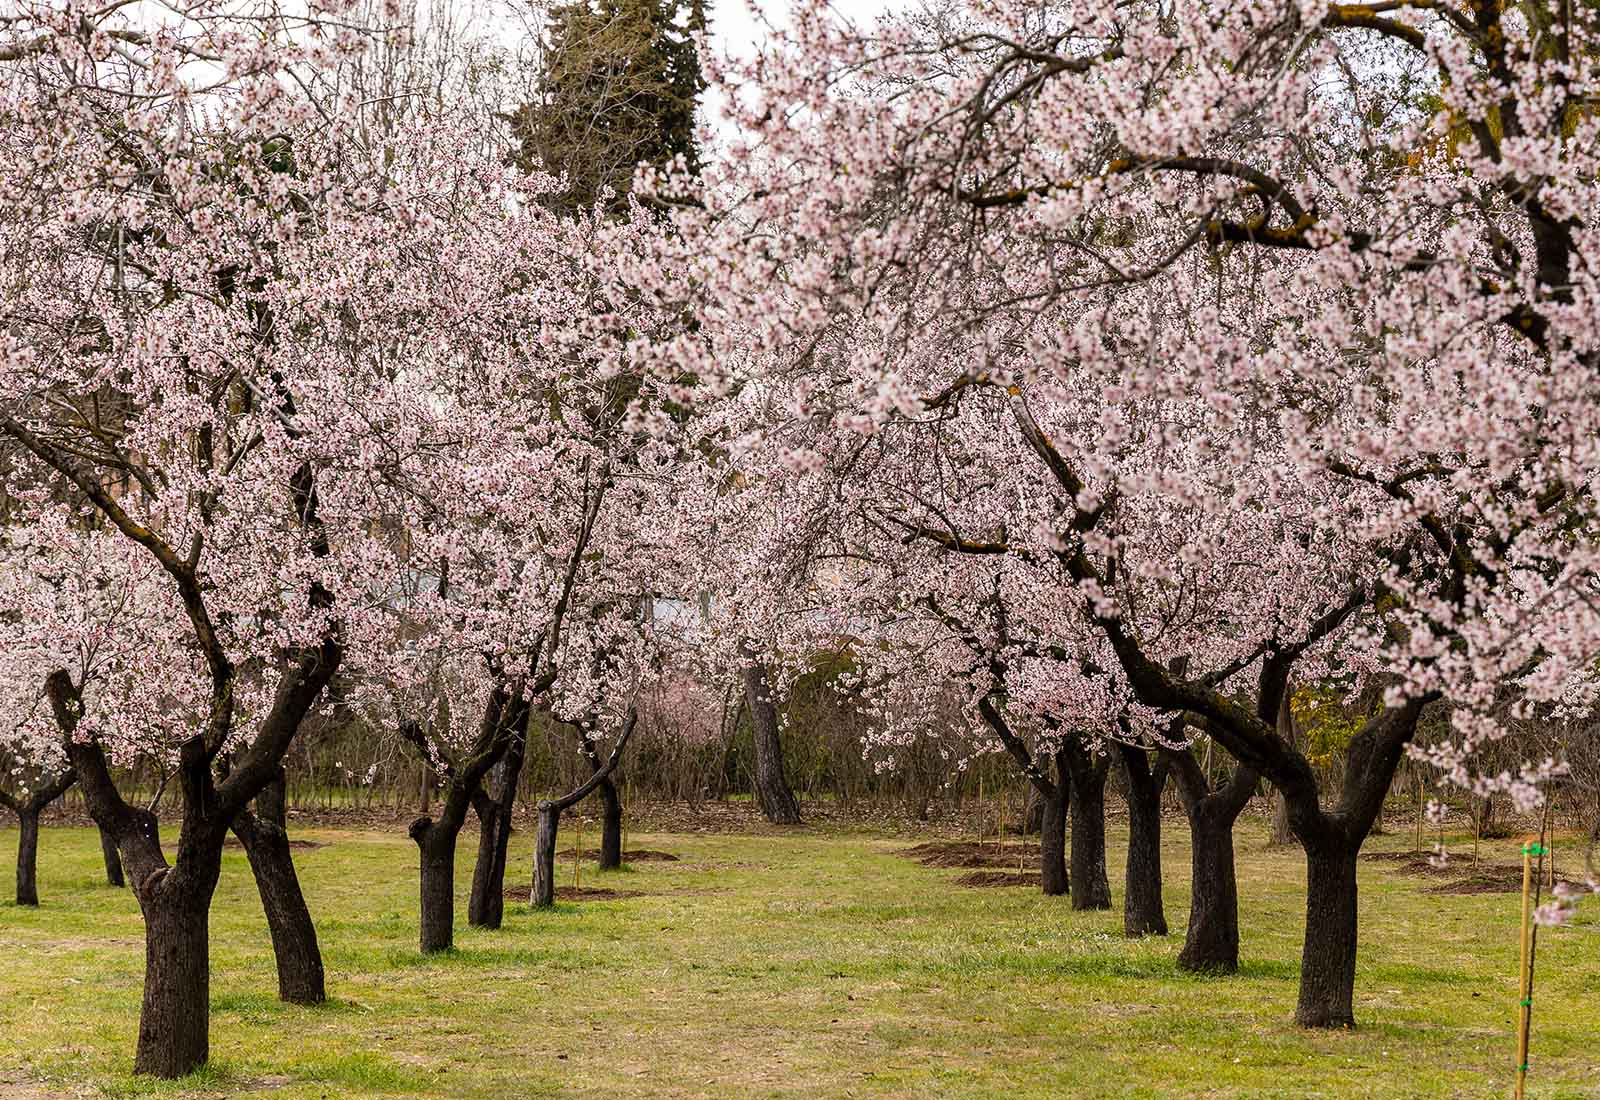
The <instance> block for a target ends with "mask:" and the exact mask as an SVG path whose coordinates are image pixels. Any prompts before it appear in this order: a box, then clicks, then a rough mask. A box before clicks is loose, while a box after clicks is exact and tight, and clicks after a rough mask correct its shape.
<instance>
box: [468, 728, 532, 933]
mask: <svg viewBox="0 0 1600 1100" xmlns="http://www.w3.org/2000/svg"><path fill="white" fill-rule="evenodd" d="M527 755H528V731H527V727H526V725H524V726H523V728H522V729H521V730H518V731H517V732H516V733H515V734H514V735H513V737H512V739H511V743H510V744H509V745H508V746H507V747H506V751H505V755H504V756H503V757H501V759H500V762H499V763H498V764H496V765H495V766H494V770H493V771H491V772H490V773H489V776H490V778H489V779H488V781H487V784H486V785H487V787H488V790H484V791H479V792H478V793H477V794H476V795H475V796H474V797H473V800H472V805H473V808H474V809H475V810H477V813H478V859H477V862H476V863H475V864H474V865H473V868H472V893H471V894H469V895H468V898H467V923H468V924H470V925H472V926H473V927H475V928H499V927H500V924H501V922H502V921H503V920H504V919H505V908H506V903H505V890H506V853H507V851H508V850H509V849H510V847H511V825H512V821H511V819H512V815H513V813H514V812H515V811H516V804H517V784H518V783H519V782H520V781H521V779H522V766H523V762H524V760H525V759H526V757H527Z"/></svg>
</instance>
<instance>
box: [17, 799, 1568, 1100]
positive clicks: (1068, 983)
mask: <svg viewBox="0 0 1600 1100" xmlns="http://www.w3.org/2000/svg"><path fill="white" fill-rule="evenodd" d="M1167 834H1168V836H1167V846H1166V852H1165V860H1166V864H1167V884H1168V886H1167V893H1166V903H1167V915H1168V919H1169V921H1170V922H1171V923H1172V924H1173V925H1174V935H1172V936H1170V937H1168V938H1165V939H1154V940H1147V941H1142V942H1129V941H1127V940H1125V939H1123V937H1122V935H1121V915H1120V912H1119V911H1116V910H1113V911H1111V912H1106V913H1087V914H1086V913H1073V912H1071V911H1070V910H1069V909H1068V907H1067V905H1066V903H1065V902H1064V900H1061V899H1046V898H1044V897H1041V896H1039V895H1038V894H1037V893H1036V892H1035V891H1033V890H1030V889H1026V888H1006V889H969V888H962V887H958V886H956V885H954V882H953V880H954V879H955V878H956V877H957V876H958V875H960V874H961V873H962V872H961V871H959V870H938V869H931V868H927V867H923V866H920V865H919V864H917V863H915V862H913V861H911V860H909V859H906V858H903V857H902V856H900V855H899V854H897V853H898V852H899V851H901V850H903V849H904V848H906V847H908V846H909V845H910V844H911V843H913V842H912V841H908V840H903V839H887V838H883V837H875V836H870V835H861V834H845V833H828V832H817V831H812V830H802V831H799V832H796V833H794V834H792V835H762V836H704V835H693V836H687V835H684V836H679V835H670V834H650V835H640V836H630V837H629V843H630V846H634V845H637V846H638V847H643V848H653V849H664V850H667V851H670V852H674V853H677V854H678V855H679V856H681V857H682V861H681V862H678V863H639V864H636V865H634V866H633V867H631V868H629V869H626V870H624V871H622V872H614V873H611V874H606V875H601V874H599V873H598V872H596V871H595V870H594V867H593V864H590V865H588V866H587V867H586V868H585V869H584V873H583V885H585V886H605V887H609V888H612V889H615V890H618V891H639V892H640V893H639V895H638V896H633V897H626V898H621V899H616V900H606V901H586V902H581V903H570V902H568V903H561V904H559V905H558V906H557V908H556V909H555V910H554V911H552V912H546V913H542V914H533V913H530V912H529V911H528V910H527V909H526V907H525V906H523V905H520V904H517V905H512V904H508V906H507V921H506V927H505V928H504V929H502V930H501V931H499V932H479V931H476V930H471V929H465V928H460V923H461V922H464V920H465V910H466V901H465V897H466V886H467V884H468V881H469V879H470V876H471V870H472V868H471V846H470V845H469V844H467V843H466V841H467V840H468V839H471V838H468V837H467V836H466V834H463V838H464V842H463V850H462V853H461V856H460V858H459V859H458V864H459V866H458V873H459V884H458V885H459V893H458V899H459V900H458V902H457V921H458V929H459V930H458V932H457V935H456V942H457V945H458V947H457V950H456V951H455V952H453V953H451V954H449V955H447V956H444V957H436V958H429V959H423V958H421V957H420V956H419V955H418V953H417V950H416V946H415V944H416V935H417V932H416V927H417V916H416V911H415V910H416V892H417V872H416V863H417V855H416V849H415V847H414V845H412V844H411V842H410V841H408V840H407V839H406V838H405V837H404V836H403V835H398V834H396V835H385V834H381V833H371V832H343V831H339V830H334V829H317V830H305V831H301V832H298V833H296V834H295V835H296V837H297V838H298V839H310V840H317V841H322V842H324V843H325V844H326V846H325V847H321V848H317V849H314V850H305V851H297V852H296V853H295V855H296V859H297V862H298V864H299V867H300V873H301V876H302V880H303V882H304V884H305V889H306V894H307V897H308V900H309V902H310V905H311V909H312V912H313V914H314V915H315V917H316V919H317V929H318V932H319V934H320V935H321V938H322V945H323V951H324V956H325V958H326V961H327V966H328V989H329V993H330V995H331V996H332V997H333V998H334V1000H333V1001H332V1002H331V1003H330V1004H328V1005H326V1006H324V1007H321V1008H316V1009H304V1008H296V1007H289V1006H285V1005H281V1004H279V1003H278V1002H277V1001H276V1000H275V998H274V992H275V988H276V987H275V980H274V971H273V961H272V952H271V947H270V944H269V942H268V939H267V933H266V925H265V921H264V919H263V917H262V915H261V911H260V906H259V903H258V901H257V899H256V895H255V889H254V884H253V883H252V881H251V878H250V874H249V870H248V868H247V866H246V864H245V860H244V856H243V855H242V853H240V852H238V851H236V850H235V851H230V852H229V853H228V854H227V855H226V856H225V859H224V866H223V879H222V883H221V886H220V887H219V889H218V892H217V903H216V905H215V907H214V909H213V912H212V955H213V974H212V990H211V996H212V1023H211V1048H212V1056H213V1062H212V1065H211V1066H210V1068H209V1069H208V1070H206V1071H205V1072H203V1073H202V1074H200V1075H198V1076H197V1077H194V1078H190V1079H188V1080H185V1081H182V1082H177V1083H165V1084H158V1083H155V1082H149V1081H145V1080H141V1079H136V1078H134V1077H132V1076H131V1075H130V1073H129V1070H130V1068H131V1063H132V1054H133V1042H134V1032H135V1028H136V1023H137V1018H138V1008H139V982H140V977H141V973H142V942H143V941H142V934H143V933H142V926H141V923H140V919H139V915H138V911H137V907H136V905H135V903H134V901H133V898H132V897H131V896H130V895H129V894H128V893H127V892H126V891H118V890H113V889H111V888H108V887H106V886H104V885H103V884H101V883H102V879H101V868H100V851H99V846H98V843H97V841H96V838H95V834H94V833H93V831H92V830H86V829H69V828H47V829H46V830H45V832H44V835H43V839H42V843H41V851H40V872H41V873H40V894H41V896H42V898H43V900H44V906H43V908H41V909H39V910H38V911H28V910H22V909H18V908H16V907H14V906H12V905H10V904H9V902H8V903H6V904H5V905H3V906H0V1100H37V1098H39V1097H56V1096H62V1097H78V1096H89V1097H93V1096H114V1097H120V1096H138V1095H161V1096H195V1097H212V1096H216V1097H222V1096H227V1097H273V1098H279V1100H298V1098H303V1097H319V1098H320V1097H330V1098H342V1097H397V1096H441V1097H513V1096H514V1097H519V1098H536V1097H573V1098H588V1097H594V1098H599V1097H608V1098H610V1097H618V1096H626V1097H669V1098H691V1097H708V1098H735V1097H738V1098H747V1097H804V1098H806V1100H831V1098H834V1097H862V1098H869V1097H928V1098H933V1097H938V1098H940V1100H960V1098H969V1097H1005V1098H1007V1100H1032V1098H1036V1097H1037V1098H1044V1097H1051V1098H1059V1097H1064V1096H1094V1097H1097V1098H1098V1097H1117V1098H1124V1097H1125V1098H1145V1097H1186V1098H1187V1097H1209V1098H1228V1100H1234V1098H1239V1100H1243V1098H1247V1097H1248V1098H1258V1097H1259V1098H1263V1100H1265V1098H1268V1097H1271V1098H1273V1100H1280V1098H1283V1097H1296V1098H1322V1097H1326V1098H1329V1100H1332V1098H1338V1100H1354V1098H1362V1097H1373V1098H1377V1097H1384V1098H1396V1100H1400V1098H1410V1097H1495V1096H1506V1095H1509V1089H1510V1081H1511V1071H1512V1061H1513V1041H1512V1021H1513V1018H1514V1014H1515V1001H1516V979H1517V937H1516V927H1517V899H1516V896H1515V895H1512V894H1501V893H1490V894H1474V895H1438V894H1432V893H1429V892H1428V890H1429V888H1430V887H1431V886H1433V885H1434V884H1435V880H1432V879H1429V878H1425V877H1414V876H1406V875H1403V874H1401V873H1399V872H1398V871H1397V870H1396V869H1395V867H1394V866H1393V865H1391V864H1388V863H1384V862H1380V861H1363V863H1362V865H1361V872H1360V874H1361V892H1362V893H1361V930H1362V951H1361V967H1360V972H1359V974H1358V977H1357V988H1356V993H1357V1009H1356V1011H1357V1018H1358V1020H1359V1021H1360V1024H1361V1027H1360V1029H1359V1030H1357V1031H1355V1032H1353V1033H1337V1034H1324V1033H1317V1034H1313V1033H1307V1032H1304V1031H1300V1030H1298V1029H1296V1028H1295V1027H1293V1026H1292V1024H1291V1023H1290V1014H1291V1013H1292V1011H1293V1007H1294V999H1295V978H1296V970H1297V965H1298V958H1299V950H1300V936H1301V924H1302V921H1303V911H1302V905H1303V900H1302V885H1303V880H1304V872H1303V864H1302V861H1301V859H1300V856H1299V852H1298V850H1291V851H1269V850H1267V849H1265V848H1264V847H1263V839H1262V835H1261V833H1260V831H1259V828H1258V826H1257V825H1256V824H1255V823H1252V822H1248V821H1247V822H1243V823H1241V830H1240V835H1239V838H1238V849H1239V865H1240V866H1239V870H1240V894H1241V898H1242V906H1243V910H1242V914H1241V917H1242V926H1243V937H1244V946H1243V952H1242V953H1243V956H1244V957H1245V958H1246V959H1247V960H1248V961H1247V963H1246V968H1245V972H1244V973H1243V974H1242V975H1240V976H1238V977H1234V978H1228V979H1218V980H1205V979H1196V978H1191V977H1188V976H1185V975H1181V974H1179V973H1177V972H1176V970H1175V969H1174V965H1173V962H1174V959H1175V958H1176V956H1177V953H1178V950H1179V948H1180V946H1181V943H1182V925H1183V921H1184V918H1185V916H1186V913H1187V905H1188V885H1187V879H1188V856H1187V850H1186V843H1185V842H1186V836H1185V830H1184V829H1183V828H1182V826H1181V823H1179V822H1169V823H1168V827H1167ZM474 835H475V834H474ZM15 836H16V834H15V830H9V831H6V832H0V861H3V866H4V870H3V871H0V892H3V896H5V897H8V898H9V896H10V894H11V890H12V883H11V878H10V866H11V861H12V859H13V856H14V850H13V846H14V844H15ZM570 839H571V838H570V834H569V835H564V836H563V844H562V846H563V847H566V846H567V844H568V843H569V842H570ZM585 840H586V842H587V841H589V840H592V837H591V836H587V835H586V837H585ZM531 842H532V835H531V830H522V831H519V832H518V834H517V835H516V836H515V837H514V838H513V852H512V857H513V860H514V871H513V872H512V873H510V874H508V878H509V879H510V880H511V881H513V882H518V883H521V882H523V881H525V879H526V877H527V874H528V866H529V862H530V858H531V857H530V850H531ZM1406 845H1407V839H1406V838H1404V837H1395V836H1390V837H1383V838H1379V839H1377V840H1375V841H1374V842H1372V844H1371V845H1369V851H1370V850H1381V849H1389V850H1401V849H1404V848H1405V847H1406ZM1558 850H1559V849H1558ZM1514 851H1515V843H1514V842H1512V841H1501V842H1497V843H1495V844H1493V845H1490V846H1488V847H1487V848H1486V853H1487V855H1488V857H1489V858H1491V859H1493V860H1495V861H1498V862H1509V861H1510V860H1512V859H1513V852H1514ZM1570 853H1571V849H1570V848H1569V849H1568V854H1569V855H1570ZM1121 862H1122V858H1121V851H1120V836H1119V834H1118V832H1117V830H1116V829H1115V828H1113V851H1112V853H1111V866H1112V867H1113V868H1114V874H1116V873H1117V870H1115V869H1120V867H1121ZM1463 869H1464V868H1463ZM571 874H572V869H571V862H570V857H569V858H568V859H567V860H566V861H564V863H563V866H562V870H561V876H562V877H561V880H560V881H561V882H562V883H563V884H569V883H570V882H571ZM1112 886H1113V890H1112V892H1113V895H1114V897H1115V898H1116V899H1117V900H1118V901H1119V902H1120V898H1121V893H1122V891H1121V884H1120V882H1118V881H1116V879H1115V878H1114V879H1113V884H1112ZM1538 963H1539V990H1538V997H1537V1002H1536V1008H1535V1015H1534V1028H1535V1030H1534V1038H1533V1057H1532V1076H1531V1078H1530V1081H1531V1087H1530V1093H1529V1095H1530V1096H1532V1097H1539V1098H1548V1100H1555V1098H1563V1100H1576V1098H1593V1097H1600V1076H1597V1072H1596V1071H1597V1067H1600V1018H1597V1017H1595V1016H1594V1015H1593V1012H1594V1006H1595V1004H1596V1003H1597V1001H1600V914H1596V912H1595V911H1594V907H1593V906H1591V907H1590V908H1589V909H1588V910H1587V911H1585V912H1584V913H1583V915H1582V916H1581V917H1580V920H1579V922H1578V923H1577V924H1575V925H1574V926H1572V927H1569V928H1564V929H1557V930H1554V931H1546V933H1545V934H1544V935H1543V936H1542V937H1541V939H1540V944H1539V960H1538Z"/></svg>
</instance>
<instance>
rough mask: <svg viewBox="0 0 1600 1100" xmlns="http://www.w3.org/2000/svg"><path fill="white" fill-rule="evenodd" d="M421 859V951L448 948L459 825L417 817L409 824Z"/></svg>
mask: <svg viewBox="0 0 1600 1100" xmlns="http://www.w3.org/2000/svg"><path fill="white" fill-rule="evenodd" d="M409 831H410V836H411V839H412V840H414V841H416V842H417V850H418V853H419V855H420V860H421V873H422V887H421V918H422V919H421V931H420V933H419V936H418V940H419V944H420V946H421V948H422V951H423V954H429V953H431V952H434V951H448V950H450V947H451V946H452V944H453V943H454V936H455V918H456V837H457V835H459V833H460V831H461V829H460V826H459V825H458V826H456V827H455V828H453V829H452V828H450V827H449V825H448V824H445V823H441V822H437V821H434V820H433V819H432V818H428V817H419V818H417V819H416V820H415V821H413V822H412V823H411V829H410V830H409Z"/></svg>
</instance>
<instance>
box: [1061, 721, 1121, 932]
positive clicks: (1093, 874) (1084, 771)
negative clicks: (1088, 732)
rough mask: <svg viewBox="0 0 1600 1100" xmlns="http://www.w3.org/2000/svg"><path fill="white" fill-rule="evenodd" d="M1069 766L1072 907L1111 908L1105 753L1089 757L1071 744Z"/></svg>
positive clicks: (1082, 748)
mask: <svg viewBox="0 0 1600 1100" xmlns="http://www.w3.org/2000/svg"><path fill="white" fill-rule="evenodd" d="M1068 751H1069V753H1070V754H1071V756H1070V758H1071V760H1072V766H1071V768H1070V778H1071V784H1072V797H1071V802H1072V806H1071V823H1072V907H1073V908H1074V909H1110V908H1111V883H1110V880H1109V879H1108V878H1107V877H1106V769H1107V767H1108V765H1109V763H1110V761H1109V759H1108V758H1107V757H1105V756H1100V757H1098V758H1091V757H1090V755H1089V753H1088V751H1087V749H1085V748H1084V747H1083V746H1082V745H1074V746H1070V747H1069V749H1068Z"/></svg>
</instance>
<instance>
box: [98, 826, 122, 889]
mask: <svg viewBox="0 0 1600 1100" xmlns="http://www.w3.org/2000/svg"><path fill="white" fill-rule="evenodd" d="M99 832H100V857H101V859H103V860H104V861H105V865H106V885H107V886H115V887H118V888H119V889H120V888H121V887H123V886H125V885H126V882H125V881H124V879H123V877H122V856H120V855H118V854H117V839H116V837H114V836H112V835H111V834H110V833H108V832H106V831H105V830H104V829H100V830H99Z"/></svg>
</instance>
